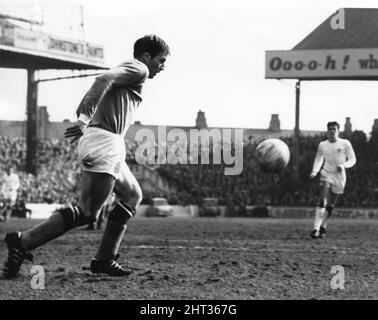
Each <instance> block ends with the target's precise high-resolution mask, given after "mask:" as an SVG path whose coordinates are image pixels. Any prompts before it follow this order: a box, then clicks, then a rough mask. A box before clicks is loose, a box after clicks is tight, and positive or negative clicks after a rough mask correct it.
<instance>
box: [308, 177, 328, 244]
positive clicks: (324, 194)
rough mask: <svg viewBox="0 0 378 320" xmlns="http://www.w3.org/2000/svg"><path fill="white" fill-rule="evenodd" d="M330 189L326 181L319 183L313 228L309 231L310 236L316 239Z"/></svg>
mask: <svg viewBox="0 0 378 320" xmlns="http://www.w3.org/2000/svg"><path fill="white" fill-rule="evenodd" d="M329 190H330V185H329V184H328V183H325V182H323V183H321V185H320V194H319V200H318V205H317V206H316V209H315V218H314V229H313V230H312V232H311V238H313V239H316V238H319V237H320V232H319V231H320V226H321V223H322V221H323V217H324V214H325V211H326V206H327V201H328V194H329Z"/></svg>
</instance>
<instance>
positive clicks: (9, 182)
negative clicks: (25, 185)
mask: <svg viewBox="0 0 378 320" xmlns="http://www.w3.org/2000/svg"><path fill="white" fill-rule="evenodd" d="M2 178H3V179H2V180H3V183H2V188H1V189H2V190H1V191H2V193H3V194H5V193H7V192H16V191H17V190H18V188H19V187H20V179H19V178H18V175H17V174H15V173H11V174H10V175H7V174H4V175H3V177H2Z"/></svg>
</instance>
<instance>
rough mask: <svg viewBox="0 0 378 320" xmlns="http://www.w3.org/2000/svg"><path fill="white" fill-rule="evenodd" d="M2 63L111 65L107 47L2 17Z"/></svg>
mask: <svg viewBox="0 0 378 320" xmlns="http://www.w3.org/2000/svg"><path fill="white" fill-rule="evenodd" d="M0 67H1V68H22V69H29V70H41V69H67V70H90V69H92V70H96V69H108V66H106V64H105V63H104V61H103V47H102V46H101V45H97V44H92V43H88V42H85V41H80V40H76V39H68V38H63V37H60V36H54V35H49V34H46V33H43V32H38V31H34V30H29V29H26V28H23V27H20V26H18V25H17V24H15V23H12V22H11V21H9V20H8V19H2V18H1V17H0Z"/></svg>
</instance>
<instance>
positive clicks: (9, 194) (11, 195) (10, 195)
mask: <svg viewBox="0 0 378 320" xmlns="http://www.w3.org/2000/svg"><path fill="white" fill-rule="evenodd" d="M0 198H1V197H0ZM2 198H3V199H4V200H10V201H11V202H12V203H13V202H15V201H16V200H17V191H13V190H6V191H3V194H2Z"/></svg>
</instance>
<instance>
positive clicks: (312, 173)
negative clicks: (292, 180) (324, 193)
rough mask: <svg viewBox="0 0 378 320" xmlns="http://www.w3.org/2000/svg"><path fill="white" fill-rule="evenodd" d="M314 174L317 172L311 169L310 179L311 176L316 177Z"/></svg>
mask: <svg viewBox="0 0 378 320" xmlns="http://www.w3.org/2000/svg"><path fill="white" fill-rule="evenodd" d="M316 175H317V173H316V172H314V171H312V172H311V173H310V178H311V179H312V178H315V177H316Z"/></svg>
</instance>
